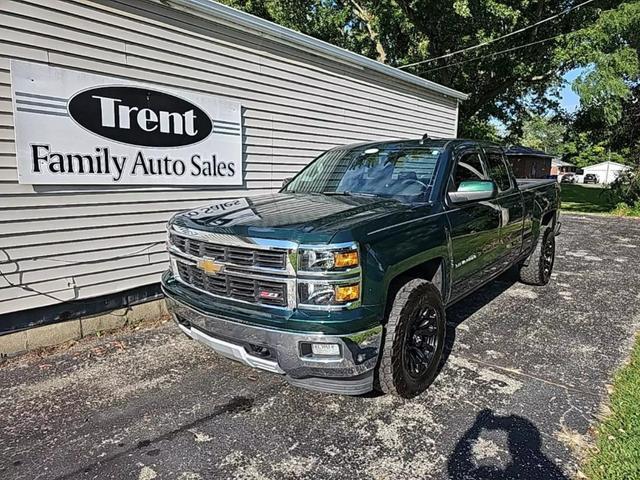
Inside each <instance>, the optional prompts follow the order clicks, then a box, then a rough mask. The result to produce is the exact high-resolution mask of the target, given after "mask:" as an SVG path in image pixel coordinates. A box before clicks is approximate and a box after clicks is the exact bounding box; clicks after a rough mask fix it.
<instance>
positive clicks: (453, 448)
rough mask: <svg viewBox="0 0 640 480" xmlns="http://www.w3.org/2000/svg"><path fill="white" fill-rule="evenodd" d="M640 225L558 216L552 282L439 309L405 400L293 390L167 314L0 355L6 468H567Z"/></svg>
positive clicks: (619, 326) (618, 320)
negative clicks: (152, 323) (436, 352)
mask: <svg viewBox="0 0 640 480" xmlns="http://www.w3.org/2000/svg"><path fill="white" fill-rule="evenodd" d="M639 239H640V222H638V221H634V220H631V219H617V218H611V217H591V216H590V217H579V216H572V217H569V216H564V218H563V230H562V235H561V237H559V239H558V249H559V251H558V257H557V260H556V262H557V263H556V267H555V273H554V275H553V278H552V281H551V283H550V284H549V285H548V286H546V287H529V286H524V285H520V284H518V283H514V280H513V279H512V278H511V276H509V275H506V276H505V277H503V278H500V279H499V280H498V281H496V282H493V283H492V284H490V285H489V286H487V287H485V288H484V289H482V290H481V291H479V292H478V293H477V294H475V295H473V296H472V297H470V298H469V299H467V300H465V301H464V302H463V303H460V304H458V305H456V306H455V307H453V308H451V309H450V310H449V311H448V321H449V326H450V328H449V342H448V343H449V346H450V354H449V355H448V358H447V360H446V363H445V364H444V366H443V369H442V372H441V374H440V375H439V377H438V379H437V380H436V382H435V383H434V384H433V385H432V386H431V388H430V389H429V390H428V391H427V392H426V393H425V394H423V395H421V396H420V397H418V398H416V399H413V400H411V401H402V400H399V399H395V398H394V397H391V396H374V395H369V396H364V397H355V398H353V397H340V396H335V395H326V394H321V393H315V392H310V391H306V390H300V389H296V388H293V387H290V386H289V385H288V384H287V383H286V382H284V381H283V380H282V379H280V378H279V377H277V376H275V375H271V374H268V373H261V372H256V371H253V370H250V369H248V368H246V367H244V366H242V365H239V364H235V363H233V362H231V361H229V360H226V359H221V358H219V357H217V356H216V355H215V354H213V353H212V352H210V351H209V350H207V349H206V348H205V347H203V346H201V345H199V344H197V343H195V342H193V341H189V340H188V339H187V338H186V337H184V336H182V335H181V334H179V332H178V329H177V328H176V327H174V326H173V325H172V324H171V323H166V324H164V325H161V326H158V327H155V328H147V329H141V330H137V331H125V332H120V333H118V334H114V335H109V336H104V337H101V338H95V339H89V340H85V341H82V342H80V343H78V344H76V345H74V346H72V347H71V348H69V349H66V350H59V351H56V352H55V353H50V354H48V355H41V356H38V355H33V354H30V355H27V356H23V357H19V358H14V359H10V360H6V361H5V362H4V364H0V419H1V422H0V478H2V479H7V480H9V479H28V480H35V479H60V480H62V479H75V478H99V479H106V478H109V479H118V480H120V479H140V480H151V479H154V478H157V479H180V480H187V479H190V480H196V479H210V478H243V479H269V478H278V479H279V478H323V479H330V478H389V479H395V478H425V479H432V478H433V479H448V478H451V479H506V478H514V479H516V478H517V479H565V478H572V477H573V476H575V474H576V472H577V469H578V465H579V462H580V455H581V451H583V447H584V445H585V442H587V441H588V440H589V429H590V427H591V426H592V425H593V424H594V422H595V421H596V417H597V415H599V414H600V413H602V412H603V407H602V403H603V400H604V399H605V397H606V393H607V384H608V382H609V380H610V377H611V374H612V372H613V371H614V370H615V368H616V367H617V366H619V365H620V364H621V362H623V360H624V358H625V356H626V355H627V354H628V352H629V349H630V346H631V340H632V335H633V332H634V331H636V330H637V329H638V327H639V326H640V267H639V265H640V246H639V244H640V240H639Z"/></svg>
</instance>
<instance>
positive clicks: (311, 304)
mask: <svg viewBox="0 0 640 480" xmlns="http://www.w3.org/2000/svg"><path fill="white" fill-rule="evenodd" d="M361 289H362V286H361V279H360V252H359V250H358V245H357V244H356V243H344V244H336V245H323V246H318V247H315V246H308V245H303V246H301V248H300V249H299V250H298V305H299V306H300V307H302V308H305V307H308V308H316V309H342V308H354V307H357V306H358V305H360V297H361Z"/></svg>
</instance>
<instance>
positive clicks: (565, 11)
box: [397, 0, 595, 69]
mask: <svg viewBox="0 0 640 480" xmlns="http://www.w3.org/2000/svg"><path fill="white" fill-rule="evenodd" d="M593 1H595V0H586V1H584V2H582V3H580V4H578V5H575V6H573V7H569V8H566V9H565V10H563V11H561V12H560V13H556V14H555V15H552V16H551V17H547V18H545V19H543V20H540V21H538V22H536V23H533V24H531V25H528V26H526V27H522V28H520V29H518V30H514V31H513V32H510V33H507V34H506V35H503V36H501V37H498V38H494V39H492V40H487V41H486V42H482V43H479V44H477V45H473V46H471V47H467V48H462V49H460V50H456V51H455V52H450V53H447V54H445V55H440V56H439V57H434V58H429V59H427V60H421V61H419V62H414V63H409V64H407V65H401V66H399V67H397V68H398V69H402V68H409V67H415V66H416V65H422V64H424V63H431V62H435V61H436V60H440V59H442V58H449V57H452V56H454V55H458V54H460V53H464V52H468V51H470V50H476V49H478V48H481V47H484V46H486V45H490V44H492V43H494V42H497V41H498V40H502V39H504V38H508V37H512V36H513V35H517V34H518V33H522V32H524V31H526V30H529V29H531V28H534V27H537V26H538V25H542V24H543V23H546V22H549V21H551V20H554V19H556V18H558V17H561V16H563V15H566V14H567V13H569V12H571V11H573V10H576V9H578V8H580V7H583V6H585V5H586V4H588V3H591V2H593Z"/></svg>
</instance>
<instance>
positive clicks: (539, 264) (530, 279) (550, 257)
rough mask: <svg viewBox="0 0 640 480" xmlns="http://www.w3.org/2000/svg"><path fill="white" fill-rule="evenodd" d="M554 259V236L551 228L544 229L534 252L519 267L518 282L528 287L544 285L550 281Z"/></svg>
mask: <svg viewBox="0 0 640 480" xmlns="http://www.w3.org/2000/svg"><path fill="white" fill-rule="evenodd" d="M555 258H556V236H555V233H554V231H553V228H552V227H546V228H545V229H544V230H543V231H542V232H541V235H540V241H539V242H538V244H537V245H536V248H535V250H534V251H533V252H532V253H531V255H529V257H528V258H527V259H526V260H525V261H524V262H523V263H522V264H521V265H520V267H519V270H520V272H519V273H520V281H521V282H522V283H526V284H528V285H546V284H547V283H549V280H550V279H551V272H552V271H553V264H554V262H555Z"/></svg>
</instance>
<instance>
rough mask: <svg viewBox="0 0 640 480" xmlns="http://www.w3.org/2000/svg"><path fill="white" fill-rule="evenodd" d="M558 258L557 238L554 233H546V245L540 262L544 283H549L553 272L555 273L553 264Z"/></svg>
mask: <svg viewBox="0 0 640 480" xmlns="http://www.w3.org/2000/svg"><path fill="white" fill-rule="evenodd" d="M555 258H556V237H555V235H554V234H553V231H548V232H546V235H545V239H544V244H543V245H542V258H541V262H540V270H541V271H540V276H541V277H542V279H543V281H544V283H547V282H548V281H549V279H550V278H551V272H552V271H553V263H554V262H555Z"/></svg>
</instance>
